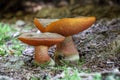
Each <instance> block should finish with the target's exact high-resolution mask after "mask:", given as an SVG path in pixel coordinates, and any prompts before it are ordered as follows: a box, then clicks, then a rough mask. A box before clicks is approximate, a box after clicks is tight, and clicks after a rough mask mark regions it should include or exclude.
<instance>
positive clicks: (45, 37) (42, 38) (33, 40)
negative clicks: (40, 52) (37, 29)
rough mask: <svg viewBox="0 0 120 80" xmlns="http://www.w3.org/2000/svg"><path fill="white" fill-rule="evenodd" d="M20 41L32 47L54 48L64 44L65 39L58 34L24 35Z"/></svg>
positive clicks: (20, 37)
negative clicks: (58, 44)
mask: <svg viewBox="0 0 120 80" xmlns="http://www.w3.org/2000/svg"><path fill="white" fill-rule="evenodd" d="M18 39H19V40H21V41H22V42H24V43H26V44H28V45H32V46H40V45H45V46H52V45H55V44H57V43H60V42H62V41H63V40H64V39H65V37H63V36H61V35H59V34H56V33H41V34H40V33H39V34H38V33H23V34H22V35H20V36H19V37H18Z"/></svg>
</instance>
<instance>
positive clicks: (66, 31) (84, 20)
mask: <svg viewBox="0 0 120 80" xmlns="http://www.w3.org/2000/svg"><path fill="white" fill-rule="evenodd" d="M95 21H96V18H95V17H80V18H63V19H60V20H57V21H55V22H52V23H51V24H49V25H48V26H46V27H43V26H42V24H41V23H40V21H39V20H38V19H37V18H35V19H34V24H35V25H36V27H37V28H38V29H39V30H41V31H42V32H53V33H59V34H61V35H63V36H70V35H74V34H77V33H79V32H81V31H83V30H85V29H87V28H89V27H90V26H91V25H92V24H93V23H94V22H95Z"/></svg>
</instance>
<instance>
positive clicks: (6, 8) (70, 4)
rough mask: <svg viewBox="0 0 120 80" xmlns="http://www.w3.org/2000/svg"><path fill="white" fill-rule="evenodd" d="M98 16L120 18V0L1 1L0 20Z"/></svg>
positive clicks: (98, 17)
mask: <svg viewBox="0 0 120 80" xmlns="http://www.w3.org/2000/svg"><path fill="white" fill-rule="evenodd" d="M78 16H96V17H97V19H101V18H108V19H111V18H117V17H120V0H0V20H1V21H3V22H14V21H16V20H18V19H22V20H25V21H32V20H33V18H34V17H38V18H63V17H78Z"/></svg>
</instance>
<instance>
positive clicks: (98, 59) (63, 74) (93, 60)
mask: <svg viewBox="0 0 120 80" xmlns="http://www.w3.org/2000/svg"><path fill="white" fill-rule="evenodd" d="M3 28H4V29H3ZM0 30H1V31H0V32H1V33H0V34H1V35H3V34H4V35H3V36H0V40H1V42H0V54H1V56H0V80H99V79H100V80H101V79H103V80H113V79H114V80H120V72H119V71H120V18H114V19H111V20H107V19H100V20H97V21H96V23H95V24H94V25H92V26H91V27H90V28H89V29H87V30H85V31H83V32H81V33H79V34H76V35H73V40H74V43H75V45H76V48H77V49H78V51H79V54H80V61H79V62H78V63H75V64H74V63H73V64H72V63H70V64H69V63H63V65H62V66H60V65H59V66H58V65H57V66H54V67H44V68H43V67H39V66H35V65H34V64H33V63H32V62H33V53H34V48H33V47H31V46H28V45H26V44H23V43H22V42H20V41H19V40H18V39H17V37H18V36H19V34H21V33H23V32H39V31H38V30H37V29H36V28H35V27H34V26H33V24H32V25H31V24H27V23H25V22H24V21H20V20H19V21H16V24H14V25H9V24H4V23H1V24H0ZM54 50H55V47H51V48H50V49H49V54H50V55H51V54H52V55H54V54H53V53H54ZM96 72H97V73H96ZM109 73H110V74H112V75H111V76H109ZM106 75H107V77H105V76H106Z"/></svg>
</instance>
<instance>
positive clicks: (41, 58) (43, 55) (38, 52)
mask: <svg viewBox="0 0 120 80" xmlns="http://www.w3.org/2000/svg"><path fill="white" fill-rule="evenodd" d="M34 60H35V63H37V64H38V65H43V66H44V65H51V66H52V65H54V64H55V62H54V61H53V60H52V58H51V57H50V56H49V55H48V47H47V46H43V45H41V46H36V47H35V54H34Z"/></svg>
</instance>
